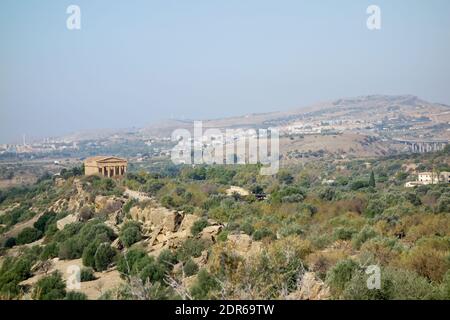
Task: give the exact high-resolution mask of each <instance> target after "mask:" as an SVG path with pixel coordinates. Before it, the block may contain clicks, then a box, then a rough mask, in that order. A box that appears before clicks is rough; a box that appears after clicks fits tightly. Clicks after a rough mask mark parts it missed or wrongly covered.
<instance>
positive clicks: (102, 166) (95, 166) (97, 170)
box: [84, 156, 128, 178]
mask: <svg viewBox="0 0 450 320" xmlns="http://www.w3.org/2000/svg"><path fill="white" fill-rule="evenodd" d="M127 165H128V161H127V160H126V159H122V158H117V157H110V156H97V157H91V158H87V159H86V160H85V161H84V173H85V175H87V176H92V175H100V176H104V177H110V178H112V177H122V176H124V175H125V173H126V172H127Z"/></svg>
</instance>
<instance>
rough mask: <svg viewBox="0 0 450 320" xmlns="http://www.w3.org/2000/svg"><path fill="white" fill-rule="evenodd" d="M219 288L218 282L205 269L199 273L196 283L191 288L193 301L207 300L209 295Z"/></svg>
mask: <svg viewBox="0 0 450 320" xmlns="http://www.w3.org/2000/svg"><path fill="white" fill-rule="evenodd" d="M218 288H219V283H218V281H217V280H216V279H215V278H214V277H213V276H212V275H211V274H209V273H208V271H206V270H205V269H202V270H200V271H199V273H198V275H197V281H196V282H195V284H194V285H193V286H192V288H191V294H192V297H193V298H194V299H197V300H201V299H208V298H211V297H210V293H211V292H212V291H214V290H215V289H218Z"/></svg>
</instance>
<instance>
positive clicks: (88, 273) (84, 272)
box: [80, 268, 96, 282]
mask: <svg viewBox="0 0 450 320" xmlns="http://www.w3.org/2000/svg"><path fill="white" fill-rule="evenodd" d="M95 279H96V278H95V275H94V270H93V269H92V268H82V269H81V273H80V280H81V282H87V281H92V280H95Z"/></svg>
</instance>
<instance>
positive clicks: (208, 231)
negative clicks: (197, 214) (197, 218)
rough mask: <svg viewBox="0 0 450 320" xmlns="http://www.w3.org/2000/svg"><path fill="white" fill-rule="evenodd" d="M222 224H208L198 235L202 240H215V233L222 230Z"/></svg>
mask: <svg viewBox="0 0 450 320" xmlns="http://www.w3.org/2000/svg"><path fill="white" fill-rule="evenodd" d="M222 228H223V226H222V225H214V226H208V227H206V228H204V229H203V230H202V232H201V233H200V237H201V238H202V239H204V240H209V241H212V242H216V238H217V235H218V234H219V233H220V231H222Z"/></svg>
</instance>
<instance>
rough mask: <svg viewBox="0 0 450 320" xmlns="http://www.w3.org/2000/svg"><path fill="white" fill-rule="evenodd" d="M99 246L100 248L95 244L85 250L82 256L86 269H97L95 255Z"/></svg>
mask: <svg viewBox="0 0 450 320" xmlns="http://www.w3.org/2000/svg"><path fill="white" fill-rule="evenodd" d="M97 246H98V244H97V243H95V242H93V243H91V244H90V245H88V246H87V247H86V248H84V250H83V254H82V261H83V264H84V265H85V266H86V267H92V268H94V267H95V253H96V252H97Z"/></svg>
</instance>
